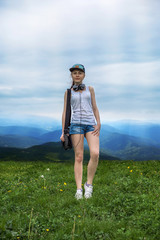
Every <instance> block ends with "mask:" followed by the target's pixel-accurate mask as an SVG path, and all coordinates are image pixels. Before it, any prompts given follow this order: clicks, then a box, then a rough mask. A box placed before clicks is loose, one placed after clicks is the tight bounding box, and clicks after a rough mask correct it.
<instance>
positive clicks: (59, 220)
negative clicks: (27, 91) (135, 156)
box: [0, 161, 160, 240]
mask: <svg viewBox="0 0 160 240" xmlns="http://www.w3.org/2000/svg"><path fill="white" fill-rule="evenodd" d="M86 173H87V163H85V164H84V177H83V183H84V182H85V181H86ZM42 175H43V176H44V178H43V177H42ZM0 182H1V188H0V196H1V198H0V213H1V214H0V239H7V240H9V239H15V240H16V239H20V240H22V239H23V240H24V239H26V240H27V239H30V240H41V239H45V240H62V239H64V240H83V239H87V240H89V239H90V240H98V239H99V240H101V239H104V240H110V239H111V240H112V239H115V240H121V239H122V240H125V239H126V240H131V239H133V240H134V239H139V240H141V239H144V240H148V239H151V240H154V239H157V240H159V239H160V162H158V161H145V162H133V161H100V162H99V166H98V169H97V172H96V176H95V179H94V194H93V197H92V198H91V199H88V200H86V199H83V200H79V201H77V200H76V199H75V198H74V195H75V191H76V186H75V180H74V170H73V163H69V162H68V163H44V162H13V161H10V162H4V161H3V162H0Z"/></svg>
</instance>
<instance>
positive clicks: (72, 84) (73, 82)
mask: <svg viewBox="0 0 160 240" xmlns="http://www.w3.org/2000/svg"><path fill="white" fill-rule="evenodd" d="M73 86H74V81H73V80H72V85H71V88H72V87H73Z"/></svg>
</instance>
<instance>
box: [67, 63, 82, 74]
mask: <svg viewBox="0 0 160 240" xmlns="http://www.w3.org/2000/svg"><path fill="white" fill-rule="evenodd" d="M75 69H77V70H81V71H82V72H84V73H85V68H84V66H83V65H82V64H74V65H73V66H72V67H71V68H70V69H69V70H70V71H71V72H72V71H73V70H75Z"/></svg>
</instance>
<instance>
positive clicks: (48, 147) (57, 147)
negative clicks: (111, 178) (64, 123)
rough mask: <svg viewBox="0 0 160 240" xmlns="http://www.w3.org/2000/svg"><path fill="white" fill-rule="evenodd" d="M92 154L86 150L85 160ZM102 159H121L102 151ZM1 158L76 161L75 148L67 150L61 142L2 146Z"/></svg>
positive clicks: (0, 150) (0, 149)
mask: <svg viewBox="0 0 160 240" xmlns="http://www.w3.org/2000/svg"><path fill="white" fill-rule="evenodd" d="M89 158H90V154H89V151H88V150H85V151H84V160H85V161H88V160H89ZM100 159H101V160H120V159H119V158H117V157H116V158H115V157H112V156H110V155H108V154H107V153H103V152H100ZM0 160H5V161H10V160H14V161H74V151H73V149H71V150H68V151H65V150H64V149H63V147H62V144H61V142H52V143H45V144H42V145H38V146H33V147H30V148H27V149H18V148H4V147H0Z"/></svg>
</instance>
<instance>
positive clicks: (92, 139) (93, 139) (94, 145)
mask: <svg viewBox="0 0 160 240" xmlns="http://www.w3.org/2000/svg"><path fill="white" fill-rule="evenodd" d="M86 139H87V142H88V146H89V150H90V154H92V153H95V152H96V153H98V154H99V136H94V135H93V134H92V132H87V133H86Z"/></svg>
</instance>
